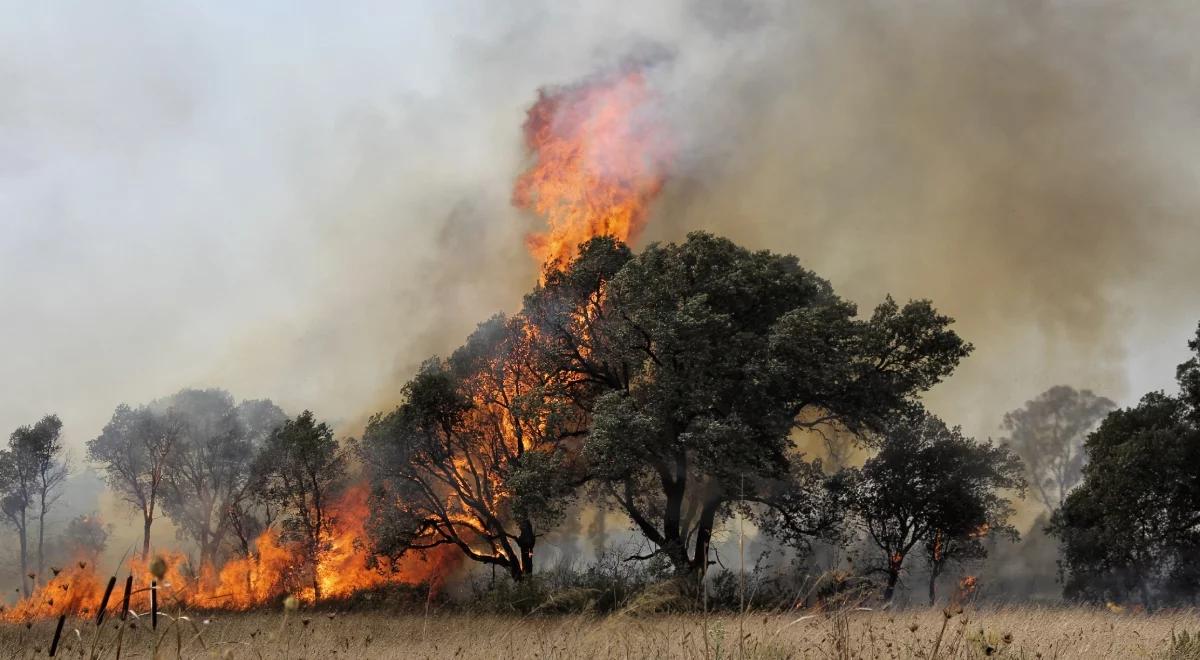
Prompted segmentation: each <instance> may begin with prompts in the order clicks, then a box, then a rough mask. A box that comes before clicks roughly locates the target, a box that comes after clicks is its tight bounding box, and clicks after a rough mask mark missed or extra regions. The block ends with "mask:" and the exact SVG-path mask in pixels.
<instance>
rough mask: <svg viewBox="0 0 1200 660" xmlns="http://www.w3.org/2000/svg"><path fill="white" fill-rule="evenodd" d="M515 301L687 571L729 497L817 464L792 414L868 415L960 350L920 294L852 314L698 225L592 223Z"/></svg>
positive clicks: (632, 509)
mask: <svg viewBox="0 0 1200 660" xmlns="http://www.w3.org/2000/svg"><path fill="white" fill-rule="evenodd" d="M525 314H526V315H527V317H528V318H529V319H530V320H531V321H532V322H533V324H534V325H535V327H536V328H537V333H536V338H537V347H538V349H539V351H540V352H541V354H542V356H543V358H542V359H543V361H544V364H546V365H547V366H548V367H549V368H551V369H552V370H553V371H554V372H555V373H560V374H564V375H566V376H570V379H569V381H570V383H571V386H570V387H569V388H568V392H569V394H570V396H571V397H572V399H573V400H574V401H576V402H577V404H578V405H579V406H580V407H581V408H582V409H584V410H585V411H587V412H588V413H589V414H590V415H591V417H592V428H591V432H590V433H589V435H588V437H587V439H586V442H585V447H584V457H585V459H586V462H587V464H588V468H589V470H590V476H591V477H593V478H594V479H595V481H596V483H597V484H598V488H599V489H600V490H601V491H602V492H603V493H605V494H606V495H607V497H609V498H610V499H611V501H613V502H615V503H616V505H617V506H619V507H620V508H621V509H622V510H623V511H624V512H625V513H626V514H627V515H628V516H629V518H630V519H631V520H632V521H633V523H634V525H635V526H636V527H637V529H638V530H640V531H641V532H642V534H644V535H645V536H646V538H647V539H649V540H650V542H651V543H653V544H654V546H655V548H656V550H655V554H659V553H661V554H663V555H665V556H666V557H667V558H668V559H669V560H670V561H671V563H672V565H673V566H674V568H675V570H676V571H677V572H678V573H679V574H691V575H697V574H700V575H702V574H703V573H704V572H705V570H706V569H707V566H708V564H709V545H710V543H711V539H712V534H713V530H714V529H715V528H716V526H717V525H718V524H719V523H720V522H721V521H722V520H723V519H724V518H725V517H727V516H728V515H729V513H730V507H731V504H732V503H734V502H741V503H744V504H747V505H749V504H757V505H761V506H762V507H765V508H767V509H769V508H770V507H772V506H773V505H772V500H777V499H778V498H779V497H780V494H781V493H783V492H786V490H787V489H786V488H780V487H778V484H779V483H781V482H784V483H786V481H787V480H788V479H789V478H791V477H792V476H793V475H808V474H810V472H811V471H810V470H796V469H794V468H793V466H792V462H793V461H795V460H801V459H799V458H798V457H797V456H795V455H794V454H793V453H792V452H791V451H790V449H791V440H790V437H789V434H790V432H791V430H792V429H793V428H795V427H797V426H798V425H801V424H803V425H809V426H815V425H820V424H830V423H837V424H840V425H842V426H844V427H846V428H848V429H852V430H855V431H858V430H861V429H866V428H869V427H871V426H874V425H877V424H879V423H880V422H881V420H883V419H885V418H886V417H887V415H888V414H890V413H891V412H892V411H893V410H895V409H897V408H898V407H900V406H902V405H903V404H904V402H905V401H906V400H907V399H909V398H910V397H912V396H914V395H916V394H918V393H919V392H921V391H923V390H925V389H927V388H929V387H931V386H932V385H934V384H935V383H937V382H939V381H940V380H941V379H942V378H943V377H945V376H946V375H948V374H949V373H950V372H951V371H952V370H953V369H954V367H955V366H956V365H957V364H958V361H959V360H960V359H961V358H962V357H963V356H965V355H966V354H967V353H968V352H969V350H970V346H969V345H967V344H966V343H965V342H963V341H962V340H961V339H960V338H959V337H958V336H957V335H956V334H955V333H954V332H953V331H951V330H950V329H949V326H950V324H951V320H950V319H949V318H947V317H944V316H941V315H939V314H937V313H936V312H935V311H934V309H933V308H932V306H931V305H930V304H929V303H928V302H924V301H917V302H910V303H908V304H907V305H905V306H903V307H901V306H899V305H897V304H896V303H894V302H893V301H891V300H890V299H888V300H886V301H885V302H884V303H882V304H881V305H879V307H878V308H876V310H875V312H874V313H873V314H872V315H871V316H870V317H869V318H865V319H862V318H858V317H857V310H856V308H855V306H854V305H853V304H851V303H848V302H846V301H844V300H842V299H840V298H839V297H837V295H836V294H834V292H833V290H832V288H831V287H830V285H829V283H828V282H826V281H825V280H823V279H821V278H819V277H817V276H816V275H814V274H813V273H811V272H810V271H808V270H805V269H804V268H802V267H801V266H800V265H799V263H798V262H797V260H796V259H795V258H794V257H790V256H781V255H776V254H771V253H768V252H751V251H749V250H746V249H743V248H740V247H738V246H736V245H734V244H733V243H731V242H730V241H727V240H724V239H720V238H717V237H714V236H711V235H709V234H704V233H693V234H690V235H689V236H688V238H687V240H686V241H685V242H683V243H681V244H663V245H651V246H649V247H648V248H646V250H645V251H643V252H642V253H641V254H639V255H637V256H630V255H629V252H628V250H626V249H625V248H624V246H621V245H619V244H616V243H615V242H614V241H612V240H611V239H596V240H593V241H591V242H589V243H587V244H585V245H584V246H582V248H581V252H580V256H579V257H578V258H576V259H574V260H573V261H572V262H571V263H570V264H568V265H567V266H566V267H565V268H563V269H562V270H558V271H556V270H553V269H551V270H549V271H548V272H547V273H546V275H545V283H544V285H542V286H541V287H539V288H538V289H537V290H535V291H534V292H533V293H532V294H531V295H530V296H528V297H527V299H526V305H525ZM564 380H568V379H566V378H564ZM802 413H807V414H803V415H802ZM768 485H771V486H770V487H768ZM743 486H744V487H743ZM806 486H807V484H798V485H797V488H798V489H799V490H801V491H803V490H804V488H805V487H806ZM791 504H792V505H794V504H795V502H792V503H791ZM800 510H801V509H800V508H796V507H794V506H793V513H798V512H799V511H800ZM801 517H802V518H804V519H805V520H804V521H803V523H802V526H804V525H807V524H808V522H809V521H808V520H807V516H801Z"/></svg>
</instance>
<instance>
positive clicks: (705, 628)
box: [0, 606, 1200, 659]
mask: <svg viewBox="0 0 1200 660" xmlns="http://www.w3.org/2000/svg"><path fill="white" fill-rule="evenodd" d="M131 622H133V621H132V619H131ZM54 623H55V622H53V621H45V622H38V623H35V624H34V625H33V626H32V627H31V628H26V627H25V626H24V625H5V626H3V627H0V656H2V657H11V658H29V657H45V655H46V652H47V649H48V647H49V643H50V639H51V637H52V636H53V632H54ZM133 623H134V626H131V627H128V628H127V629H126V630H125V631H124V633H123V637H122V656H121V657H123V658H151V657H153V649H154V646H155V641H156V640H155V638H154V636H153V635H152V633H151V631H150V630H149V620H148V619H141V620H139V621H136V622H133ZM165 623H169V621H160V631H159V632H160V636H161V637H163V639H162V641H161V643H160V644H159V656H158V657H160V658H176V657H183V658H456V657H457V658H499V657H503V658H540V659H541V658H742V657H745V658H926V659H931V658H934V657H936V658H947V659H948V658H985V657H1008V658H1047V659H1049V658H1147V657H1149V658H1153V657H1159V658H1164V657H1179V658H1183V657H1196V658H1200V655H1190V654H1191V653H1195V652H1196V651H1195V650H1194V649H1193V650H1190V651H1189V650H1187V648H1183V649H1178V648H1177V652H1176V654H1175V655H1173V656H1168V655H1167V653H1168V650H1169V648H1170V647H1171V639H1172V634H1173V633H1178V632H1181V631H1185V630H1187V631H1192V632H1193V633H1195V632H1196V631H1197V630H1200V614H1198V613H1197V612H1195V611H1190V610H1189V611H1174V612H1164V613H1158V614H1154V615H1140V614H1116V613H1113V612H1109V611H1104V610H1089V609H1079V608H1043V607H1030V606H1022V607H1011V608H995V609H991V608H984V609H968V610H966V611H965V612H963V613H961V614H957V613H953V612H950V613H949V616H947V613H944V611H943V610H926V609H922V610H908V611H899V612H894V613H889V612H874V611H861V610H852V611H847V612H843V613H840V614H838V615H836V616H834V615H829V614H822V613H806V612H803V611H798V612H796V613H794V614H787V615H779V614H772V615H753V614H751V615H747V616H745V617H738V616H736V615H716V614H714V615H709V616H704V615H701V614H695V615H663V616H644V617H634V616H622V615H616V616H610V617H591V616H578V615H576V616H530V617H524V618H520V617H504V616H468V615H463V614H433V615H431V616H429V617H423V616H420V615H416V614H405V615H398V616H390V615H385V614H380V613H355V614H344V615H332V616H331V615H329V614H326V613H321V612H315V613H307V612H304V611H299V612H291V613H287V614H286V615H285V613H282V612H279V613H275V612H271V613H254V614H227V615H214V616H212V617H210V618H208V619H205V618H203V617H199V616H198V617H194V618H192V619H191V620H190V621H187V622H185V624H184V625H183V626H181V627H179V628H178V629H170V630H168V631H167V632H166V634H165V635H162V633H163V628H164V627H165V625H164V624H165ZM192 624H195V625H194V626H193V625H192ZM119 627H120V622H119V621H108V622H106V623H105V624H104V629H103V631H102V634H101V636H100V638H99V642H98V643H97V644H96V651H95V654H94V655H95V656H96V657H100V658H114V657H115V655H116V648H115V644H116V640H117V635H118V629H119ZM76 629H78V630H79V634H78V635H77V634H76V633H75V630H76ZM94 629H95V627H94V625H90V624H89V623H85V622H83V621H78V620H71V621H68V622H67V626H66V629H65V633H64V636H63V642H62V645H61V648H60V649H59V653H58V657H62V658H79V657H84V658H87V657H89V655H90V653H89V651H90V648H91V641H92V638H91V635H92V633H93V632H94ZM176 630H177V631H178V635H177V634H176ZM177 645H178V649H179V652H178V653H177V651H176V648H177Z"/></svg>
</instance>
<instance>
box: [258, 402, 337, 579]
mask: <svg viewBox="0 0 1200 660" xmlns="http://www.w3.org/2000/svg"><path fill="white" fill-rule="evenodd" d="M346 459H347V452H346V450H345V449H343V448H341V447H339V446H338V443H337V440H335V439H334V437H333V429H331V428H329V426H328V425H326V424H325V423H324V422H320V423H318V422H317V421H316V419H315V418H314V417H313V414H312V413H311V412H309V411H307V410H305V411H304V412H302V413H300V415H299V416H297V417H296V419H289V420H287V421H285V422H284V423H283V425H282V426H280V427H279V428H277V429H275V430H274V431H273V432H272V433H271V435H270V436H268V438H267V441H266V444H265V446H264V447H263V450H262V452H261V453H260V454H259V457H258V460H257V462H256V464H255V465H256V469H255V471H256V473H257V474H258V475H259V476H260V479H261V481H260V483H261V485H262V488H263V489H264V492H263V496H264V497H265V498H266V499H268V500H269V501H271V502H273V503H274V504H275V505H276V506H278V507H279V509H280V511H281V514H282V515H283V516H284V524H285V527H286V530H287V531H288V532H289V534H290V535H292V536H294V537H295V538H297V539H298V540H299V541H300V542H301V545H302V547H303V548H304V551H305V554H306V558H307V560H308V564H309V566H310V568H311V571H312V587H313V597H314V598H315V599H317V600H320V598H321V583H320V579H319V575H318V568H319V564H320V557H321V551H322V548H323V547H324V544H325V542H326V539H327V537H328V533H329V529H330V527H331V526H332V525H333V524H334V523H335V522H336V521H335V520H334V519H333V517H332V516H331V511H330V510H329V505H330V503H331V501H332V499H333V498H334V497H335V496H336V495H337V494H338V492H339V491H340V489H341V488H342V486H343V485H344V482H345V477H346Z"/></svg>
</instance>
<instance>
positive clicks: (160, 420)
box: [88, 404, 184, 558]
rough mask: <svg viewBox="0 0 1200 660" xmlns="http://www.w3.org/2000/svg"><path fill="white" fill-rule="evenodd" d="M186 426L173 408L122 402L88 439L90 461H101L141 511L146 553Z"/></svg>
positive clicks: (114, 482)
mask: <svg viewBox="0 0 1200 660" xmlns="http://www.w3.org/2000/svg"><path fill="white" fill-rule="evenodd" d="M183 431H184V422H183V420H182V419H180V417H179V416H178V415H177V414H175V413H174V412H173V411H170V410H166V411H161V412H160V411H156V410H152V409H151V408H149V407H146V406H143V407H141V408H136V409H135V408H131V407H129V406H127V405H125V404H121V405H119V406H117V409H116V410H115V411H114V412H113V416H112V419H110V420H109V422H108V424H106V425H105V426H104V430H103V431H102V432H101V433H100V435H99V436H97V437H96V438H93V439H92V440H90V441H88V460H90V461H92V462H94V463H99V464H100V465H101V466H102V467H103V468H104V476H105V480H106V481H107V482H108V486H109V488H111V489H112V490H113V491H114V492H115V493H116V494H117V495H118V496H119V497H121V499H123V500H125V501H126V502H128V503H129V504H130V505H131V506H133V507H134V508H136V509H137V510H138V511H139V512H140V513H141V514H142V557H143V558H148V557H149V556H150V527H151V525H152V524H153V523H154V517H155V514H156V513H157V511H158V507H159V504H160V502H159V499H160V497H161V495H162V485H163V480H164V479H165V478H166V471H167V465H168V461H169V459H170V456H171V452H172V451H174V449H175V445H176V444H177V443H178V442H179V439H180V438H181V437H182V435H183Z"/></svg>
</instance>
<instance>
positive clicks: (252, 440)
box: [151, 389, 287, 568]
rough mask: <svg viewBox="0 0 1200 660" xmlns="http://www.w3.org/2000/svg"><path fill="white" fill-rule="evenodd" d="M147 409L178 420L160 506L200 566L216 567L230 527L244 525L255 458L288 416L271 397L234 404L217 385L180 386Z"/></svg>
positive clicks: (251, 492) (251, 490) (252, 493)
mask: <svg viewBox="0 0 1200 660" xmlns="http://www.w3.org/2000/svg"><path fill="white" fill-rule="evenodd" d="M151 407H152V408H155V409H159V410H163V411H165V410H172V411H174V414H175V415H177V416H178V418H179V420H180V421H181V423H182V432H181V434H180V436H179V439H178V441H177V442H176V443H175V445H174V447H173V449H172V451H170V452H169V453H168V454H167V466H166V470H165V473H164V479H163V486H164V487H163V499H162V503H163V510H164V511H165V512H166V514H167V515H168V516H169V517H170V518H171V520H172V521H173V522H174V523H175V524H176V525H177V526H178V529H179V533H180V534H181V535H182V536H186V537H187V538H190V539H191V540H192V541H194V542H195V543H196V547H197V549H198V550H199V565H200V566H201V567H206V568H212V567H215V566H216V565H217V554H218V552H219V551H220V549H221V546H222V544H223V543H225V541H226V540H227V537H228V535H229V533H230V531H231V530H232V529H233V528H234V527H235V526H238V525H241V526H245V524H246V521H245V510H246V503H247V501H248V500H249V499H250V498H251V497H252V496H253V495H254V494H255V493H254V492H253V489H252V488H251V486H252V484H253V478H252V477H253V473H252V467H253V463H254V459H255V456H256V454H257V452H258V450H259V448H260V447H261V446H262V444H263V443H264V442H265V438H266V436H267V434H269V433H270V432H271V431H272V430H274V429H275V428H276V427H278V426H279V425H280V424H282V423H283V422H284V421H285V420H286V419H287V417H286V416H285V415H284V414H283V411H282V410H280V409H279V408H278V407H276V406H275V405H274V404H272V403H271V402H270V401H252V402H246V403H243V404H241V405H235V404H234V400H233V397H232V396H231V395H230V394H229V393H228V392H226V391H224V390H216V389H210V390H190V389H189V390H183V391H180V392H178V393H177V394H174V395H172V396H170V397H168V398H166V399H162V400H159V401H156V402H155V403H153V404H151ZM243 549H245V542H244V541H243Z"/></svg>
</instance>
